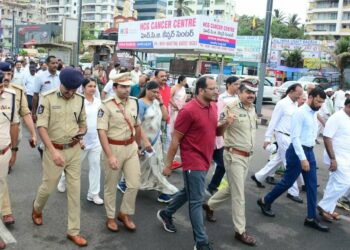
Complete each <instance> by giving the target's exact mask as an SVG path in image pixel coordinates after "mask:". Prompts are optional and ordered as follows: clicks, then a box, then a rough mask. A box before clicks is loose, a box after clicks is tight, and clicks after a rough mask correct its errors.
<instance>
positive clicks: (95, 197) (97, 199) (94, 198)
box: [87, 194, 103, 205]
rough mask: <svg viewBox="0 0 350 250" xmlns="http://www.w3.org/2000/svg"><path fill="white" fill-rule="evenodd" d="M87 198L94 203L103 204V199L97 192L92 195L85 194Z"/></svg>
mask: <svg viewBox="0 0 350 250" xmlns="http://www.w3.org/2000/svg"><path fill="white" fill-rule="evenodd" d="M87 200H88V201H92V202H93V203H95V204H96V205H102V204H103V200H102V199H101V197H100V196H99V195H98V194H96V195H92V196H90V195H88V196H87Z"/></svg>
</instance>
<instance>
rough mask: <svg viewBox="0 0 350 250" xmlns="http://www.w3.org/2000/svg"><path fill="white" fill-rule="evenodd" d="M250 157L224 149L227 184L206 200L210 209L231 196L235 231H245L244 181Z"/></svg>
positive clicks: (215, 207)
mask: <svg viewBox="0 0 350 250" xmlns="http://www.w3.org/2000/svg"><path fill="white" fill-rule="evenodd" d="M250 159H251V157H244V156H241V155H237V154H232V153H229V152H227V151H226V150H225V151H224V163H225V169H226V176H227V180H228V183H229V186H228V187H226V188H223V189H221V190H219V191H218V192H216V193H215V194H214V195H213V196H212V197H211V198H210V199H209V201H208V205H209V207H210V208H211V209H213V210H216V209H217V208H218V207H219V206H220V205H221V204H222V203H223V202H225V201H226V200H228V199H229V198H231V203H232V204H231V206H232V221H233V225H234V227H235V231H236V232H237V233H239V234H242V233H244V232H245V227H246V219H245V196H244V183H245V179H246V177H247V174H248V166H249V162H250Z"/></svg>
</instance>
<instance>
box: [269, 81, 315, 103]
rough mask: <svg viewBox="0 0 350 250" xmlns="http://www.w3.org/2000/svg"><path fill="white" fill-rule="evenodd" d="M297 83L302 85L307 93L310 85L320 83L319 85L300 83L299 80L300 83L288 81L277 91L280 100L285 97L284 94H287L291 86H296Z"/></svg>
mask: <svg viewBox="0 0 350 250" xmlns="http://www.w3.org/2000/svg"><path fill="white" fill-rule="evenodd" d="M296 83H299V84H301V86H302V87H303V89H304V91H306V87H307V85H308V84H309V83H313V84H315V85H319V83H317V82H307V81H299V80H298V81H287V82H285V83H283V84H282V85H281V86H279V87H278V88H277V89H276V96H277V98H278V100H280V99H281V98H282V97H283V96H284V94H285V93H286V91H287V89H288V88H289V86H292V85H293V84H296Z"/></svg>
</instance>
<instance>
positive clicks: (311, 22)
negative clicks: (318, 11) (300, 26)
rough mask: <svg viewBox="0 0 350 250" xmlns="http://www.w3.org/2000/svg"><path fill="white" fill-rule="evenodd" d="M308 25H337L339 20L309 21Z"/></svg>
mask: <svg viewBox="0 0 350 250" xmlns="http://www.w3.org/2000/svg"><path fill="white" fill-rule="evenodd" d="M307 23H308V24H336V23H337V19H309V20H307Z"/></svg>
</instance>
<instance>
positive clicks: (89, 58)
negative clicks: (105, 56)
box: [80, 53, 93, 63]
mask: <svg viewBox="0 0 350 250" xmlns="http://www.w3.org/2000/svg"><path fill="white" fill-rule="evenodd" d="M92 61H93V56H92V55H91V54H89V53H85V54H84V55H83V56H82V57H81V58H80V62H82V63H90V62H92Z"/></svg>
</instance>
